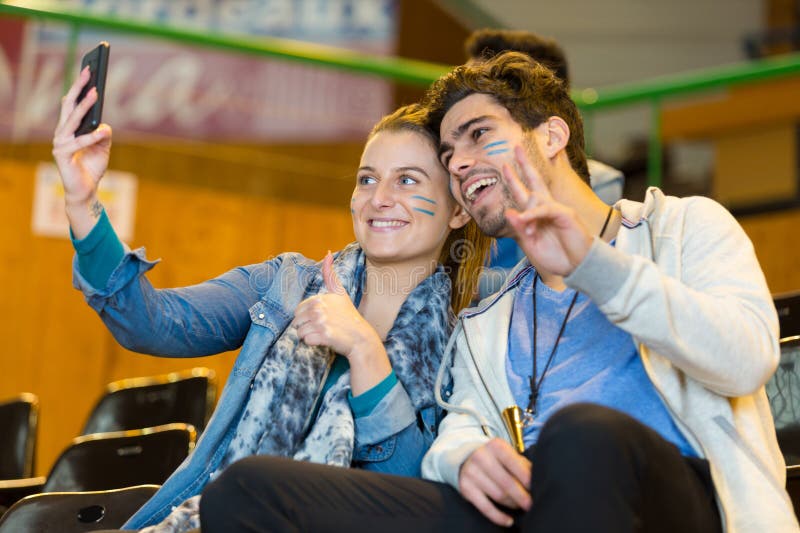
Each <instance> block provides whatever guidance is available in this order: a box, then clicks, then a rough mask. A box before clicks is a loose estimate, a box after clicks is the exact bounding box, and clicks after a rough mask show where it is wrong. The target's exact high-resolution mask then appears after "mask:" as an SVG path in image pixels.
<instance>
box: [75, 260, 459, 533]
mask: <svg viewBox="0 0 800 533" xmlns="http://www.w3.org/2000/svg"><path fill="white" fill-rule="evenodd" d="M155 264H156V262H151V261H148V260H147V259H145V256H144V250H143V249H141V248H140V249H137V250H135V251H132V252H127V253H126V254H125V256H124V258H123V260H122V262H121V263H120V265H119V266H118V267H117V268H116V269H115V270H114V272H112V274H111V276H110V278H109V280H108V283H107V284H106V286H105V287H103V288H102V289H96V288H94V287H92V286H91V285H89V284H88V283H87V282H86V280H85V279H84V278H83V277H82V276H81V274H80V272H79V271H78V268H77V261H76V262H75V263H74V268H73V283H74V285H75V287H76V288H78V289H80V290H81V291H83V293H84V296H85V298H86V300H87V302H88V303H89V305H90V306H91V307H92V308H93V309H94V310H95V311H97V313H98V314H99V315H100V317H101V319H102V320H103V322H104V323H105V324H106V326H107V327H108V328H109V330H110V331H111V332H112V334H113V335H114V337H115V339H116V340H117V341H118V342H119V343H120V344H121V345H122V346H124V347H125V348H127V349H129V350H133V351H137V352H143V353H147V354H152V355H159V356H166V357H196V356H203V355H210V354H215V353H220V352H224V351H230V350H234V349H237V348H239V347H240V346H241V351H240V353H239V356H238V357H237V359H236V361H235V363H234V365H233V368H232V370H231V373H230V375H229V377H228V380H227V383H226V384H225V387H224V389H223V391H222V394H221V396H220V399H219V402H218V404H217V407H216V409H215V411H214V413H213V415H212V417H211V419H210V420H209V423H208V425H207V427H206V429H205V431H204V432H203V434H202V436H201V437H200V439H199V440H198V442H197V446H196V447H195V449H194V451H193V453H192V454H191V455H190V456H189V457H188V458H187V459H186V460H185V461H184V462H183V464H181V466H180V467H178V469H177V470H176V471H175V472H174V473H173V474H172V476H170V478H169V479H167V481H166V482H165V483H164V485H163V486H162V487H161V489H160V490H159V491H158V492H157V493H156V494H155V495H154V496H153V498H151V499H150V500H149V501H148V502H147V503H146V504H145V505H144V506H143V507H142V508H141V509H140V510H139V511H138V512H137V513H136V514H135V515H134V516H133V517H132V518H131V519H130V520H129V521H128V522H127V523H126V524H125V526H124V527H125V528H141V527H144V526H146V525H149V524H153V523H158V522H159V521H161V520H162V519H163V518H164V517H165V516H166V515H167V514H169V512H170V510H171V509H172V507H173V506H177V505H180V503H182V502H183V501H184V500H186V499H187V498H189V497H191V496H193V495H195V494H199V493H200V492H201V491H202V489H203V487H204V486H205V484H206V483H207V482H208V481H209V480H210V476H211V473H212V472H214V471H215V470H216V469H217V467H218V465H219V463H220V461H221V460H222V458H223V457H224V455H225V452H226V450H227V448H228V444H229V443H230V441H231V439H232V437H233V434H234V432H235V431H236V427H237V423H238V420H239V416H240V412H241V408H242V406H243V405H244V404H245V403H246V400H247V397H248V393H249V391H250V388H251V382H252V380H253V378H254V376H255V374H256V372H257V370H258V369H259V367H260V366H261V363H262V360H263V358H264V355H265V353H266V352H267V351H268V349H267V347H271V346H272V345H273V343H274V342H275V340H276V339H277V338H278V337H279V336H280V334H281V333H282V332H283V330H284V329H285V328H286V327H287V326H288V325H289V323H290V322H291V320H292V318H293V316H294V309H295V306H296V305H297V303H299V301H301V300H302V299H303V298H304V297H306V296H307V295H308V294H309V290H311V291H314V289H315V288H314V287H312V286H311V282H312V280H314V279H319V272H320V268H321V266H320V263H317V262H314V261H311V260H309V259H307V258H305V257H303V256H302V255H300V254H294V253H287V254H282V255H280V256H278V257H276V258H275V259H272V260H269V261H265V262H263V263H260V264H255V265H249V266H245V267H239V268H235V269H233V270H231V271H229V272H227V273H225V274H223V275H221V276H219V277H217V278H215V279H212V280H209V281H206V282H204V283H201V284H198V285H194V286H190V287H183V288H177V289H160V290H156V289H154V288H153V287H152V285H151V284H150V282H149V281H148V280H147V278H146V277H145V276H144V274H145V273H146V272H147V271H148V270H150V269H151V268H153V267H154V266H155ZM433 275H434V276H443V277H444V278H446V274H444V272H442V271H441V269H440V270H439V271H437V272H436V273H434V274H433ZM356 279H362V276H358V277H357V278H356ZM444 281H445V282H446V283H447V287H449V280H444ZM437 286H438V287H442V285H441V284H438V285H437ZM317 290H318V289H317ZM448 294H449V292H448ZM447 300H448V301H449V298H448V299H447ZM420 301H425V299H424V298H423V299H421V300H420ZM431 312H445V313H448V318H452V313H451V312H450V310H449V307H448V308H447V309H444V310H439V309H436V310H431ZM445 322H446V323H447V324H448V326H451V325H452V320H447V321H445ZM420 327H424V325H423V324H420ZM449 332H450V331H449V327H448V331H444V332H442V337H443V339H444V341H446V339H447V336H448V334H449ZM436 410H437V408H436V407H435V406H431V407H426V408H422V409H420V410H419V412H415V408H414V406H413V404H412V403H411V400H410V398H409V396H408V394H407V393H406V391H405V389H404V388H403V386H402V384H401V383H399V382H398V383H397V384H396V385H395V386H394V387H393V388H392V389H391V390H390V391H389V392H388V393H387V395H386V396H385V397H384V398H383V399H382V400H381V401H380V402H379V403H378V405H377V406H376V407H375V408H374V409H373V411H372V412H371V413H370V414H368V415H367V416H364V417H360V418H358V419H357V420H356V443H355V449H354V452H353V466H357V467H359V468H364V469H367V470H374V471H380V472H386V473H393V474H399V475H408V476H419V475H420V463H421V461H422V457H423V455H424V454H425V452H426V451H427V449H428V447H429V446H430V444H431V442H432V441H433V438H434V436H435V435H434V433H435V429H436V420H437V418H438V417H437V413H436Z"/></svg>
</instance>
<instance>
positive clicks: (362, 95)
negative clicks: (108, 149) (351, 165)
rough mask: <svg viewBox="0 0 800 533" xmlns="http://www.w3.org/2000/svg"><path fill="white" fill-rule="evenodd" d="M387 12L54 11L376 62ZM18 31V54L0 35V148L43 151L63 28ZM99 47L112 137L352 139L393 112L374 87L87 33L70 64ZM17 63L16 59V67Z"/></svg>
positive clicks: (316, 0)
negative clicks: (6, 142) (333, 49)
mask: <svg viewBox="0 0 800 533" xmlns="http://www.w3.org/2000/svg"><path fill="white" fill-rule="evenodd" d="M36 1H37V0H32V4H34V3H36ZM395 3H396V0H283V1H281V0H205V1H197V2H195V1H190V0H179V1H176V2H169V1H167V0H119V1H116V0H114V1H111V0H93V1H92V0H64V1H63V2H61V3H59V5H60V6H63V8H64V9H73V10H74V9H80V10H84V11H85V10H90V11H91V12H92V13H93V14H98V15H100V14H107V15H111V16H122V15H124V16H125V17H126V18H127V19H134V20H135V19H139V20H143V21H144V19H145V18H147V19H148V20H151V21H160V22H163V23H165V24H168V25H170V26H173V25H175V24H174V23H177V19H178V18H181V17H184V16H185V17H186V20H189V19H191V20H192V21H193V22H191V24H195V25H196V26H198V27H201V28H207V27H208V31H210V32H213V31H220V29H221V28H223V27H224V30H225V31H226V32H238V33H240V34H241V33H242V32H243V30H247V31H250V32H256V33H257V34H264V32H267V31H271V32H273V34H280V35H281V36H290V37H292V38H297V37H301V38H303V37H309V38H308V39H306V40H309V41H316V42H325V43H327V44H330V43H334V44H339V45H342V44H344V45H345V46H347V47H349V48H352V49H357V50H363V51H370V52H372V53H385V52H389V51H390V50H391V48H392V47H393V46H394V38H395V29H394V22H393V20H394V19H393V17H394V6H395ZM33 7H35V6H33ZM172 19H175V20H172ZM229 23H230V24H229ZM19 24H20V25H24V28H25V31H24V34H25V37H24V38H23V39H21V40H20V42H19V44H18V43H17V42H16V40H15V38H7V39H5V40H4V39H3V36H0V103H2V104H3V107H2V109H3V110H11V111H9V112H6V111H3V112H2V113H0V138H13V139H14V140H15V141H30V140H34V139H38V140H45V139H49V138H50V137H51V136H52V128H53V124H54V123H55V120H56V117H57V116H58V109H59V101H60V96H61V95H62V94H63V90H64V81H63V77H64V57H65V54H66V45H65V42H66V39H67V37H68V29H67V27H66V26H63V25H59V24H44V23H37V22H28V23H23V22H20V23H19ZM20 33H22V32H20ZM100 39H103V40H109V41H111V43H112V46H111V48H112V52H111V61H110V63H109V72H108V77H107V87H106V93H105V105H104V108H103V120H104V121H105V122H107V123H109V124H111V125H112V126H113V127H114V128H115V131H116V132H117V134H118V135H137V134H156V135H159V136H164V137H183V138H196V139H210V140H218V141H222V142H225V141H235V142H240V141H244V140H254V141H262V142H263V141H279V142H292V141H302V142H326V141H342V140H362V139H363V136H364V135H365V134H366V133H367V132H368V131H369V129H370V127H371V125H372V124H373V123H374V122H375V121H376V120H378V119H379V118H380V117H381V116H382V115H384V114H385V113H387V112H388V111H389V109H390V107H391V105H392V90H391V85H390V83H389V82H388V81H385V80H383V79H381V78H379V77H375V76H365V75H359V74H354V73H348V72H345V71H342V70H338V69H330V68H323V67H316V66H311V65H309V64H306V63H298V62H291V61H284V60H280V59H269V58H260V57H254V56H251V55H244V54H235V53H228V52H220V51H210V50H208V49H206V48H195V47H190V46H185V45H176V44H173V43H168V42H164V41H161V40H154V39H143V38H138V37H133V36H130V35H127V34H125V35H123V34H119V35H117V34H113V33H111V34H109V33H105V32H101V31H99V30H97V29H91V30H89V29H87V30H82V31H81V33H80V35H79V42H78V50H79V55H78V58H79V57H80V54H82V53H83V52H85V51H86V50H89V49H90V48H91V47H93V46H94V45H95V43H96V42H97V40H100ZM11 51H14V52H13V53H12V52H11ZM17 52H21V54H22V57H21V58H17V57H16V54H17ZM12 57H13V58H14V59H13V60H11V59H10V58H12ZM78 58H76V60H75V61H76V64H75V65H73V66H71V67H67V68H68V69H69V70H70V71H71V72H72V76H73V77H74V76H75V75H76V74H77V72H78V70H79V68H78V64H77V62H78V61H79V59H78ZM118 138H122V137H118Z"/></svg>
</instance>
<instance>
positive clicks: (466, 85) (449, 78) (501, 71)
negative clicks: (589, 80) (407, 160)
mask: <svg viewBox="0 0 800 533" xmlns="http://www.w3.org/2000/svg"><path fill="white" fill-rule="evenodd" d="M472 94H486V95H489V96H491V97H492V98H493V99H494V100H495V101H496V102H497V103H498V104H500V105H502V106H503V107H505V108H506V109H508V111H509V113H510V114H511V117H512V118H513V119H514V120H515V121H516V122H517V123H518V124H519V125H520V126H522V129H523V130H524V131H530V130H532V129H534V128H536V127H538V126H539V125H540V124H542V123H543V122H545V121H546V120H547V119H548V118H550V117H553V116H557V117H560V118H561V119H563V120H564V122H566V123H567V126H568V127H569V132H570V136H569V141H568V143H567V147H566V150H567V156H568V157H569V162H570V165H571V166H572V168H573V169H574V170H575V172H576V173H577V174H578V175H579V176H581V177H582V178H583V179H584V180H585V181H586V182H587V183H588V182H589V168H588V166H587V165H586V153H585V151H584V140H583V120H582V119H581V116H580V113H579V112H578V108H577V106H576V105H575V102H573V101H572V99H571V98H570V96H569V92H568V91H567V89H566V87H565V85H564V82H563V81H562V80H561V79H559V78H558V77H557V76H556V75H555V74H553V72H552V71H551V70H550V69H549V68H547V67H545V66H543V65H541V64H540V63H537V62H536V61H534V60H533V59H531V58H530V57H529V56H528V55H526V54H522V53H519V52H504V53H502V54H498V55H496V56H494V57H492V58H490V59H487V60H486V61H480V62H475V63H470V64H467V65H461V66H460V67H456V68H455V69H453V70H452V71H450V72H449V73H447V74H445V75H444V76H442V77H441V78H439V79H438V80H436V81H435V82H434V83H433V85H431V87H430V89H428V92H427V93H426V94H425V98H424V100H423V104H424V105H425V107H427V108H428V124H429V127H430V129H431V130H432V131H433V132H435V133H436V134H438V133H439V128H440V127H441V124H442V119H443V118H444V116H445V114H447V112H448V111H449V110H450V108H452V107H453V106H454V105H455V104H457V103H458V102H460V101H461V100H463V99H464V98H466V97H467V96H470V95H472Z"/></svg>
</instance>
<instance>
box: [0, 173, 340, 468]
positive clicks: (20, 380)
mask: <svg viewBox="0 0 800 533" xmlns="http://www.w3.org/2000/svg"><path fill="white" fill-rule="evenodd" d="M34 172H35V166H34V164H32V163H21V162H11V161H0V202H2V205H4V206H5V207H4V209H3V210H0V286H1V287H3V298H0V335H1V336H2V339H3V343H2V348H0V368H2V374H0V398H3V397H7V396H11V395H14V394H16V393H18V392H21V391H29V392H33V393H36V394H37V395H39V398H40V401H41V408H42V412H41V426H40V433H39V448H38V454H37V457H38V461H37V471H38V472H39V473H40V474H45V473H46V472H47V470H48V469H49V468H50V466H51V465H52V463H53V461H54V460H55V458H56V456H57V454H58V453H59V452H60V450H61V449H63V447H64V446H66V445H67V444H68V443H69V441H70V439H71V438H73V437H74V436H76V435H78V433H79V431H80V429H81V426H82V424H83V422H84V420H85V418H86V416H87V415H88V412H89V410H90V409H91V407H92V405H93V403H94V402H95V401H96V399H97V398H98V396H99V394H100V393H101V391H102V388H103V387H104V385H105V384H106V383H108V382H109V381H113V380H116V379H121V378H125V377H134V376H145V375H151V374H158V373H163V372H169V371H174V370H181V369H185V368H190V367H192V366H208V367H211V368H213V369H214V370H216V372H217V374H218V376H219V381H220V386H222V385H223V384H224V383H225V380H226V378H227V375H228V372H229V371H230V367H231V365H232V363H233V360H234V358H235V356H236V353H234V352H231V353H226V354H220V355H218V356H212V357H204V358H196V359H163V358H157V357H151V356H146V355H141V354H134V353H131V352H128V351H127V350H125V349H123V348H121V347H120V346H119V345H117V343H116V342H115V341H114V340H113V338H112V337H111V335H110V334H109V333H108V332H107V331H106V330H105V328H104V326H103V325H102V323H101V322H100V320H99V318H98V317H97V316H96V315H95V313H94V312H93V311H92V310H91V309H89V307H88V306H87V305H86V304H85V303H84V301H83V297H82V295H81V294H80V293H79V292H77V291H75V290H74V289H73V288H72V286H71V274H70V265H71V261H72V253H73V252H72V246H71V244H70V243H69V241H68V240H66V239H56V238H44V237H37V236H33V235H32V233H31V230H30V226H31V223H30V221H31V206H32V199H33V183H34ZM136 217H137V219H136V229H135V236H134V239H133V242H131V243H129V244H130V245H131V246H132V247H134V248H135V247H138V246H141V245H146V249H147V255H148V257H149V258H151V259H154V258H162V259H163V261H162V263H160V264H159V265H158V266H156V267H155V269H154V270H153V271H152V272H151V275H150V276H149V278H150V279H151V281H152V282H153V284H154V285H155V286H156V287H167V286H179V285H188V284H192V283H198V282H201V281H203V280H205V279H208V278H211V277H214V276H216V275H218V274H221V273H222V272H225V271H226V270H228V269H230V268H233V267H235V266H238V265H243V264H249V263H255V262H260V261H263V260H265V259H267V258H270V257H272V256H275V255H277V254H278V253H281V252H283V251H286V250H295V251H301V252H303V253H305V254H307V255H309V256H310V257H315V258H322V256H323V255H324V254H325V252H326V251H327V250H328V249H332V250H336V249H339V248H341V247H342V246H343V245H344V244H346V243H348V242H350V241H351V240H352V225H351V222H350V214H349V212H348V209H347V203H346V202H343V203H342V205H341V207H332V206H322V205H318V204H312V203H303V202H298V201H286V200H277V199H270V198H266V197H264V196H258V195H252V194H240V193H237V192H234V191H226V190H220V189H217V188H209V187H198V186H191V185H187V184H182V183H174V182H165V181H156V180H147V179H141V180H140V181H139V193H138V201H137V215H136Z"/></svg>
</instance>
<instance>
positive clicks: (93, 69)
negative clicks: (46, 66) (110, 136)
mask: <svg viewBox="0 0 800 533" xmlns="http://www.w3.org/2000/svg"><path fill="white" fill-rule="evenodd" d="M108 54H109V45H108V43H107V42H105V41H103V42H101V43H100V44H99V45H97V47H95V48H93V49H92V50H90V51H89V52H88V53H87V54H86V55H85V56H83V60H82V61H81V71H82V70H83V68H84V67H85V66H86V65H89V74H90V76H91V77H90V78H89V82H88V83H87V84H86V85H84V86H83V89H81V93H80V94H79V95H78V102H80V101H81V100H83V98H84V97H85V96H86V93H88V92H89V90H90V89H91V88H92V87H97V102H95V104H94V105H93V106H92V107H91V109H89V111H87V112H86V115H85V116H84V117H83V120H81V124H80V126H78V129H77V130H75V135H83V134H84V133H89V132H92V131H94V130H96V129H97V126H99V125H100V122H101V121H102V117H103V95H104V94H105V89H106V71H107V70H108Z"/></svg>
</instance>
